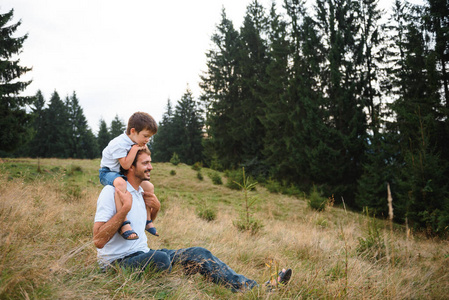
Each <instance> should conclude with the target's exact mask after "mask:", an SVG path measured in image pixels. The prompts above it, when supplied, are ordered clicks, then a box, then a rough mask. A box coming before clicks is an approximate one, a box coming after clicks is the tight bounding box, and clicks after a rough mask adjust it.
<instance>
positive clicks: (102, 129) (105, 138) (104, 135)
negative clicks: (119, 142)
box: [97, 118, 111, 155]
mask: <svg viewBox="0 0 449 300" xmlns="http://www.w3.org/2000/svg"><path fill="white" fill-rule="evenodd" d="M99 123H100V124H99V129H98V134H97V143H98V149H99V154H100V155H101V151H103V149H104V148H106V146H107V145H108V144H109V142H110V140H111V136H110V134H109V130H108V125H107V124H106V121H105V120H104V119H103V118H101V119H100V122H99Z"/></svg>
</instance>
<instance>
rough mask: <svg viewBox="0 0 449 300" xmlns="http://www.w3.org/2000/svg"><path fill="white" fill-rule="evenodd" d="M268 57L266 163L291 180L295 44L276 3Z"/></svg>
mask: <svg viewBox="0 0 449 300" xmlns="http://www.w3.org/2000/svg"><path fill="white" fill-rule="evenodd" d="M268 41H269V45H268V50H267V51H268V53H267V55H268V57H269V63H268V65H267V68H266V79H265V80H264V81H263V82H261V89H262V93H261V95H260V99H261V101H262V102H263V106H262V109H263V113H262V114H261V115H260V116H259V120H260V122H261V123H262V125H263V126H264V132H265V136H264V145H263V146H264V149H263V157H264V162H265V164H266V165H267V166H268V168H269V169H268V170H269V171H270V175H272V176H274V177H277V178H287V177H289V175H291V174H292V169H291V168H290V163H289V158H288V157H289V155H290V152H289V151H288V149H287V148H288V147H287V141H286V139H288V138H289V136H290V134H291V132H292V127H291V126H289V125H290V124H289V123H288V120H287V113H288V100H287V99H288V98H287V92H286V91H287V88H288V81H289V78H290V73H289V58H290V57H291V48H292V47H291V45H290V42H289V40H288V35H287V23H286V22H285V21H284V20H282V18H281V16H280V15H279V14H278V13H277V11H276V5H275V3H273V4H272V6H271V9H270V14H269V18H268Z"/></svg>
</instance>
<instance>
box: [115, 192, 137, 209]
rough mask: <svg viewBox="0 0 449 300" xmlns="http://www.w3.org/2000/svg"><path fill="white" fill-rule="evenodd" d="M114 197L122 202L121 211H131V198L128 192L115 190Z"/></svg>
mask: <svg viewBox="0 0 449 300" xmlns="http://www.w3.org/2000/svg"><path fill="white" fill-rule="evenodd" d="M115 197H119V199H120V201H121V202H122V205H123V206H122V209H125V210H127V211H130V210H131V207H132V205H133V196H132V195H131V193H130V192H128V191H125V192H122V191H121V190H119V189H115Z"/></svg>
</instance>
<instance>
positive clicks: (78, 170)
mask: <svg viewBox="0 0 449 300" xmlns="http://www.w3.org/2000/svg"><path fill="white" fill-rule="evenodd" d="M76 173H83V168H81V167H80V166H77V165H71V166H70V169H69V170H67V175H68V176H73V175H75V174H76Z"/></svg>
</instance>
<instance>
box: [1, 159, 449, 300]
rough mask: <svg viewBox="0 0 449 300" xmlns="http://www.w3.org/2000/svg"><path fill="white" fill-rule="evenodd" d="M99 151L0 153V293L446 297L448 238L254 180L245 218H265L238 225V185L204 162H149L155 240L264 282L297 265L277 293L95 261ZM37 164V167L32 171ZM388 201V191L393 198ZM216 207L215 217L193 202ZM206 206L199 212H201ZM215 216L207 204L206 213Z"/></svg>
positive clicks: (156, 243)
mask: <svg viewBox="0 0 449 300" xmlns="http://www.w3.org/2000/svg"><path fill="white" fill-rule="evenodd" d="M98 166H99V160H75V159H72V160H58V159H41V160H40V161H38V160H37V159H1V160H0V187H1V188H0V228H1V231H0V299H444V298H446V299H447V297H448V295H449V244H448V241H442V240H430V239H426V238H425V237H423V236H422V235H420V234H418V233H410V232H409V233H408V234H407V232H406V230H405V228H404V227H402V226H398V225H396V226H395V227H394V229H392V230H391V229H390V227H389V224H388V223H387V222H385V221H382V220H375V219H373V218H370V217H369V216H366V215H362V214H356V213H353V212H350V211H346V210H345V209H344V208H340V207H333V206H327V207H326V209H325V210H324V211H321V212H319V211H316V210H312V209H310V208H309V207H308V205H307V199H303V198H297V197H293V196H287V195H282V194H273V193H269V192H268V191H267V190H266V189H265V188H264V187H263V186H261V185H257V188H256V190H255V191H252V192H250V193H249V196H250V197H251V199H257V201H256V202H255V203H254V205H253V206H252V207H251V212H252V213H253V217H254V218H255V219H257V220H259V221H260V224H262V225H263V227H262V228H261V229H260V230H259V231H258V232H256V233H251V232H247V231H246V232H245V231H239V230H238V229H237V228H236V226H234V225H233V223H234V222H235V221H236V220H238V219H239V216H240V211H241V209H242V205H243V204H244V194H243V192H242V191H238V190H232V189H230V188H228V187H226V178H225V177H224V174H222V173H220V176H221V177H222V179H223V184H221V185H220V184H214V183H213V181H212V180H211V177H213V176H208V174H210V173H211V172H215V171H211V170H209V169H202V171H201V172H202V175H203V178H202V180H201V179H199V178H198V175H197V171H195V170H193V169H192V167H190V166H187V165H183V164H180V165H177V166H174V165H172V164H169V163H155V164H154V165H153V167H154V170H153V171H152V176H151V178H152V182H153V183H154V185H155V187H156V194H157V196H158V198H159V200H160V202H161V204H162V208H161V211H160V213H159V216H158V218H157V220H156V221H155V225H156V227H157V229H158V232H159V233H160V237H159V238H157V237H153V236H150V235H149V241H150V247H151V248H153V249H160V248H169V249H178V248H184V247H191V246H202V247H205V248H207V249H209V250H211V251H212V253H213V254H214V255H216V256H217V257H218V258H220V259H221V260H223V261H224V262H226V263H227V264H228V265H229V266H230V267H231V268H233V269H234V270H235V271H236V272H237V273H241V274H244V275H246V276H247V277H249V278H252V279H255V280H256V281H258V282H259V283H263V282H265V281H266V280H268V279H269V277H270V274H272V273H274V272H275V271H276V269H277V268H278V267H279V268H282V267H289V268H291V269H292V270H293V276H292V279H291V282H290V283H289V284H288V285H287V286H284V287H282V288H280V289H278V290H277V291H275V292H271V293H270V292H267V291H266V290H265V289H264V288H260V289H254V290H253V291H251V292H247V293H244V294H241V293H232V292H231V291H230V290H228V289H226V288H224V287H222V286H220V285H215V284H213V283H211V282H208V281H207V280H206V279H204V278H203V277H202V276H200V275H193V276H188V275H185V274H184V273H183V271H182V270H181V269H178V268H175V269H174V270H173V272H172V273H170V274H163V273H162V274H154V273H146V274H135V273H130V272H127V271H125V270H120V269H118V270H115V271H109V272H106V273H102V272H100V270H99V269H98V267H97V265H96V249H95V247H94V245H93V243H92V225H93V218H94V214H95V207H96V200H97V197H98V195H99V193H100V191H101V188H102V186H101V185H100V183H99V180H98V174H97V170H98ZM38 169H39V170H38ZM393 201H394V200H393ZM206 209H207V210H208V211H210V212H213V213H215V218H213V217H211V218H210V219H212V220H211V221H207V220H206V218H201V217H200V216H199V215H200V214H199V212H204V211H205V210H206ZM203 215H204V214H203ZM212 215H213V214H212Z"/></svg>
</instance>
